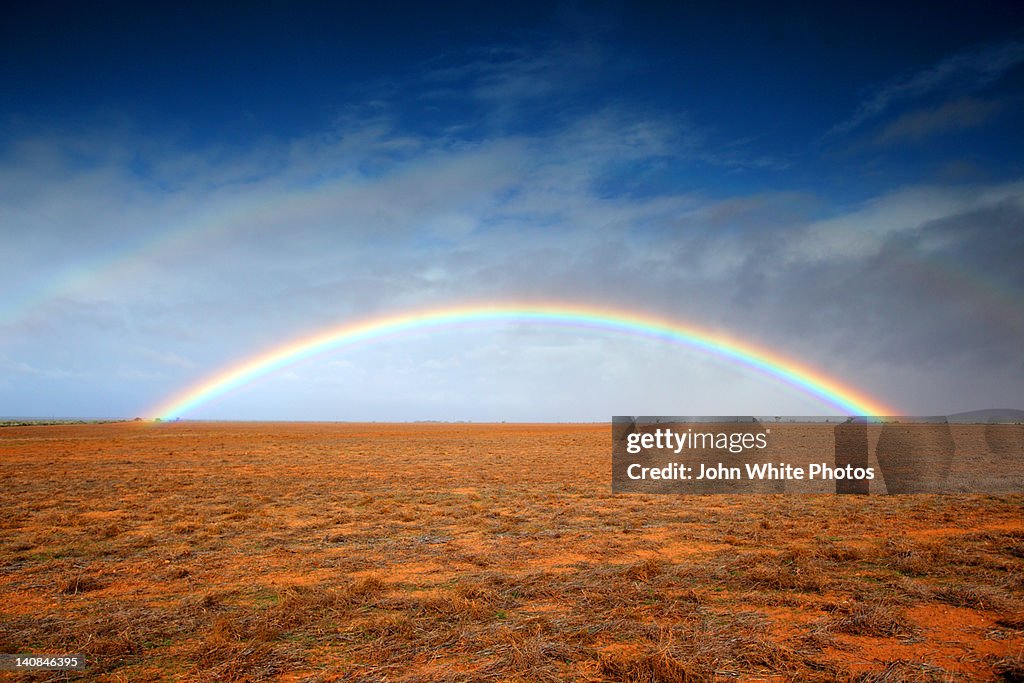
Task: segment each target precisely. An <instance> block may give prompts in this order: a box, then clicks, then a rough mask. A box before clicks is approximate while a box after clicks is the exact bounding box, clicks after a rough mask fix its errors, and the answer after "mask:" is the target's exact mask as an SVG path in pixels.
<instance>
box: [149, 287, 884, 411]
mask: <svg viewBox="0 0 1024 683" xmlns="http://www.w3.org/2000/svg"><path fill="white" fill-rule="evenodd" d="M500 323H506V324H507V323H515V324H533V325H542V326H549V327H550V326H554V327H570V328H582V329H589V330H594V331H598V332H604V333H614V334H624V335H629V336H633V337H643V338H647V339H654V340H659V341H663V342H666V343H670V344H676V345H679V346H684V347H687V348H691V349H696V350H698V351H702V352H705V353H708V354H711V355H713V356H717V357H719V358H723V359H725V360H728V361H730V362H733V363H737V364H739V365H741V366H744V367H746V368H749V369H751V370H754V371H756V372H759V373H761V374H763V375H767V376H768V377H771V378H774V379H777V380H779V381H781V382H783V383H784V384H786V385H789V386H791V387H794V388H796V389H798V390H800V391H803V392H804V393H806V394H809V395H811V396H813V397H815V398H817V399H818V400H820V401H822V402H823V403H824V404H826V405H828V406H829V407H831V408H833V409H837V410H839V411H840V412H841V413H843V414H849V415H897V414H899V411H897V410H895V409H893V408H891V407H889V406H886V405H884V404H883V403H881V402H879V401H877V400H875V399H873V398H871V397H870V396H868V395H867V394H865V393H863V392H861V391H859V390H858V389H856V388H854V387H852V386H850V385H848V384H846V383H844V382H841V381H840V380H838V379H835V378H832V377H829V376H827V375H825V374H823V373H822V372H820V371H818V370H815V369H813V368H810V367H808V366H805V365H803V364H801V363H798V362H796V361H794V360H793V359H791V358H786V357H785V356H782V355H781V354H778V353H775V352H774V351H771V350H769V349H766V348H764V347H761V346H757V345H754V344H751V343H748V342H742V341H739V340H736V339H734V338H731V337H729V336H727V335H725V334H722V333H720V332H716V331H713V330H708V329H703V328H701V327H698V326H695V325H691V324H688V323H686V324H684V323H681V322H679V321H675V320H669V319H664V318H659V317H654V316H649V315H640V314H635V313H632V312H627V311H621V310H615V309H608V308H595V307H589V306H581V305H577V304H561V303H560V304H551V303H545V304H498V305H492V304H485V305H470V306H460V307H453V308H433V309H426V310H416V311H411V312H407V313H401V314H398V315H391V316H386V317H376V318H370V319H365V320H359V321H355V322H349V323H343V324H341V325H337V326H333V327H330V328H328V329H325V330H320V331H319V332H316V333H313V334H312V335H308V336H303V337H301V338H298V339H292V340H291V341H288V342H286V343H284V344H281V345H279V346H276V347H274V348H271V349H269V350H267V351H264V352H263V353H260V354H257V355H255V356H252V357H250V358H247V359H246V360H244V361H242V362H241V363H238V364H236V365H233V366H231V367H228V368H226V369H224V370H221V371H220V372H217V373H216V374H214V375H211V376H210V377H208V378H207V379H205V380H203V381H201V382H199V383H198V384H196V385H194V386H192V387H190V388H188V389H186V390H185V391H184V392H182V393H180V394H178V395H176V396H174V397H173V398H171V399H170V400H167V401H165V402H164V403H162V404H161V405H160V406H159V407H157V408H155V409H154V410H152V411H149V412H148V413H147V414H148V415H150V416H153V417H158V418H161V419H163V420H169V419H174V418H177V417H181V416H182V415H185V414H186V413H189V412H191V411H193V410H194V409H195V408H197V407H198V406H200V405H202V404H204V403H207V402H208V401H211V400H213V399H215V398H217V397H218V396H222V395H224V394H226V393H228V392H230V391H232V390H234V389H237V388H239V387H242V386H244V385H246V384H248V383H250V382H252V381H253V380H255V379H257V378H259V377H263V376H265V375H268V374H270V373H272V372H274V371H276V370H279V369H281V368H283V367H285V366H287V365H290V364H292V363H296V362H298V361H300V360H303V359H306V358H310V357H312V356H315V355H317V354H321V353H325V352H328V351H333V350H337V349H341V348H345V347H348V346H352V345H355V344H359V343H363V342H371V341H378V340H380V339H383V338H388V337H394V336H400V335H403V334H408V333H416V332H423V331H429V330H433V329H443V328H452V327H464V326H474V327H475V326H481V325H494V324H500Z"/></svg>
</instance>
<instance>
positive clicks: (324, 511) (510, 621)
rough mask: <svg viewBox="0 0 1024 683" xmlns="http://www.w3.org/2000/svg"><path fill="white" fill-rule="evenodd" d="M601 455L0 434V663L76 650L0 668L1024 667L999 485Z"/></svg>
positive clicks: (572, 429) (946, 674)
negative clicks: (616, 476) (708, 481)
mask: <svg viewBox="0 0 1024 683" xmlns="http://www.w3.org/2000/svg"><path fill="white" fill-rule="evenodd" d="M610 451H611V429H610V427H609V426H604V425H505V424H500V425H475V424H459V425H452V424H408V425H397V424H395V425H393V424H328V423H321V424H313V423H308V424H306V423H284V424H271V423H189V422H180V423H165V424H149V423H130V422H129V423H119V424H86V425H51V426H13V427H5V428H3V429H0V481H2V488H0V505H2V507H0V512H2V514H0V651H2V652H8V653H36V654H82V655H85V656H86V658H87V659H88V660H89V667H88V669H87V670H86V671H84V672H73V673H53V672H49V673H37V674H8V675H9V676H10V677H11V678H15V679H17V680H39V681H43V680H56V681H59V680H65V679H68V680H109V681H260V680H272V681H408V682H412V681H524V682H525V681H563V680H571V681H643V682H652V683H653V682H655V681H701V680H720V681H732V680H765V681H768V680H772V681H775V680H778V681H784V680H821V681H864V682H869V681H960V680H1000V679H1003V680H1022V677H1024V655H1022V653H1024V508H1022V503H1024V498H1022V497H1021V496H1019V495H1018V496H998V497H996V496H869V497H858V496H830V495H815V496H800V495H757V496H753V495H748V496H740V495H737V496H671V495H665V496H656V495H612V494H611V492H610V490H611V486H610V472H611V453H610ZM2 675H3V674H0V676H2Z"/></svg>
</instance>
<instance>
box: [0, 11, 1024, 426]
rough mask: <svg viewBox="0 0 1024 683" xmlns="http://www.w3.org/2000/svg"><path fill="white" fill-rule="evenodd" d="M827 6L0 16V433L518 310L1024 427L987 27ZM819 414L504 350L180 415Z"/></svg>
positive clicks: (248, 389) (1014, 106) (449, 331)
mask: <svg viewBox="0 0 1024 683" xmlns="http://www.w3.org/2000/svg"><path fill="white" fill-rule="evenodd" d="M829 5H830V4H824V5H822V6H806V5H798V4H793V5H790V4H787V3H772V4H771V5H770V6H766V5H761V4H750V5H746V6H744V7H745V9H744V7H737V6H733V5H730V6H729V7H728V8H726V7H724V6H723V7H719V6H718V5H717V3H707V4H704V5H703V6H700V5H695V6H688V7H675V6H665V5H662V4H660V3H594V4H591V3H578V4H577V3H514V4H512V5H511V6H507V7H505V6H490V5H489V4H486V3H484V4H481V3H448V2H445V3H435V4H431V3H424V4H412V3H391V2H377V3H370V4H366V3H358V4H356V3H323V4H316V3H314V4H304V5H302V6H301V7H294V6H292V5H291V4H290V3H273V2H271V3H260V4H258V5H253V6H242V5H233V4H223V5H221V4H216V3H214V4H211V5H205V4H200V5H195V6H191V7H188V6H181V5H178V4H160V3H18V4H14V3H8V4H7V5H6V6H5V7H4V9H3V10H2V13H3V14H2V19H0V70H2V72H3V73H4V86H3V87H2V88H0V231H2V237H3V241H2V246H0V415H5V416H23V417H126V418H131V417H134V416H137V415H141V416H149V415H150V414H151V412H150V411H151V410H152V409H153V408H154V406H157V405H160V404H162V403H164V402H166V401H167V400H168V398H169V397H171V396H174V395H177V394H180V393H181V392H183V391H186V390H187V389H188V388H189V387H191V386H194V385H196V384H197V383H201V382H203V381H204V380H206V379H208V378H209V377H212V376H215V375H216V374H217V373H219V372H222V371H223V370H224V369H225V368H229V367H231V366H233V365H236V364H238V363H241V362H244V361H245V360H246V359H249V358H252V357H254V356H257V355H259V354H261V353H264V352H266V351H267V350H270V349H273V348H275V347H279V346H281V345H283V344H288V343H290V342H293V341H295V340H296V339H301V338H303V337H308V336H310V335H313V334H316V333H317V332H319V331H323V330H327V329H331V328H332V327H338V326H343V325H345V324H349V323H358V322H359V321H365V320H373V319H375V318H378V317H383V316H402V315H416V313H417V312H418V311H431V310H436V309H440V308H446V307H454V306H487V305H498V304H509V303H524V302H525V303H538V304H548V303H551V302H557V303H558V305H562V306H573V305H579V306H591V307H600V308H607V309H611V310H615V311H619V312H624V313H634V314H638V315H647V316H655V317H657V318H659V319H664V320H669V321H675V322H677V323H678V324H680V325H689V326H696V327H699V328H701V329H705V330H710V331H714V332H716V333H721V334H724V335H727V336H729V337H730V338H733V339H737V340H741V341H743V342H744V343H746V344H750V345H752V346H754V347H757V348H762V349H768V350H771V352H772V353H775V354H778V355H780V356H784V357H786V358H790V359H793V360H795V361H798V362H799V363H801V364H803V365H805V366H807V367H810V368H814V369H815V370H817V371H820V372H821V373H823V374H825V375H827V376H828V377H830V378H832V379H834V380H835V381H836V382H838V383H839V384H841V385H843V386H850V387H855V388H856V389H857V390H859V391H861V392H863V393H864V394H865V395H868V396H871V397H873V398H875V399H877V401H878V402H880V403H884V404H886V405H890V406H894V407H896V408H898V409H899V410H900V411H901V412H902V413H904V414H914V415H917V414H920V415H924V414H950V413H955V412H961V411H969V410H977V409H986V408H1024V400H1022V398H1024V355H1022V354H1021V348H1024V303H1022V302H1024V266H1022V264H1024V163H1022V162H1024V134H1022V133H1024V131H1022V126H1021V123H1020V122H1021V121H1024V96H1022V95H1024V25H1022V19H1021V16H1022V15H1021V10H1020V5H1019V3H1015V2H1007V3H999V2H992V3H984V4H983V5H980V6H979V5H976V4H962V3H961V4H950V5H948V6H946V5H941V4H940V5H937V6H929V7H928V9H927V11H923V10H922V9H921V7H922V6H921V5H911V4H903V3H885V4H884V5H878V6H872V5H870V4H858V5H857V6H851V7H848V8H842V9H841V8H837V7H832V6H829ZM982 7H983V10H982V9H981V8H982ZM834 412H835V410H834V408H833V407H832V406H829V405H827V404H825V403H823V402H822V401H821V400H820V399H819V398H816V397H814V396H812V395H809V394H807V393H806V392H801V391H799V390H797V389H795V388H794V387H793V386H791V385H789V384H786V383H784V382H780V381H777V380H775V379H773V378H771V377H768V376H765V375H763V374H760V373H757V372H752V371H751V370H750V369H749V368H748V367H745V366H743V365H739V364H736V363H734V362H730V361H729V360H727V359H724V358H722V357H720V356H718V355H715V354H708V353H704V352H701V351H699V350H697V349H692V348H682V347H680V346H678V345H671V344H665V343H662V342H658V341H656V340H651V339H644V338H638V337H635V336H629V335H620V334H615V333H612V332H608V331H601V330H594V329H588V328H583V327H573V326H554V327H551V326H544V325H534V324H529V323H528V322H515V321H511V322H501V323H494V324H483V325H468V326H463V325H453V326H440V327H437V328H430V329H421V330H418V331H417V330H414V331H412V332H410V333H409V334H406V335H402V336H400V337H382V338H379V339H375V340H370V341H368V342H366V343H360V344H358V345H355V346H352V347H343V348H338V349H335V350H333V351H328V352H326V353H322V354H316V355H313V356H310V357H306V358H303V359H302V360H301V361H299V362H296V363H291V364H288V365H286V366H284V367H281V368H279V369H277V370H275V371H274V372H270V373H267V374H265V375H263V376H261V377H259V378H258V379H257V380H256V381H254V382H251V383H247V384H245V385H244V386H241V387H238V388H236V389H234V390H232V391H230V392H227V393H225V394H224V395H221V396H218V397H216V398H214V399H212V400H209V401H207V402H204V403H202V404H200V405H196V406H195V407H194V409H193V410H191V411H190V412H188V413H187V414H185V415H184V416H183V417H186V418H196V419H228V418H230V419H247V420H260V419H268V420H269V419H280V420H306V419H309V420H381V421H406V420H472V421H500V420H508V421H605V420H607V419H608V418H609V417H610V416H611V415H615V414H625V415H637V414H640V415H644V414H647V415H658V414H665V415H678V414H692V415H740V414H755V415H769V414H772V415H775V414H777V415H815V414H833V413H834Z"/></svg>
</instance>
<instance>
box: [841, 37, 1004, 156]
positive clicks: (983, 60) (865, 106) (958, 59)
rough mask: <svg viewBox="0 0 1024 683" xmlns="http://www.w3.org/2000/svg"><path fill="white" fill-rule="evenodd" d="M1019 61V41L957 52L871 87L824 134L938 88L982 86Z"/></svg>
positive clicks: (958, 89)
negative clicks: (865, 96) (850, 114)
mask: <svg viewBox="0 0 1024 683" xmlns="http://www.w3.org/2000/svg"><path fill="white" fill-rule="evenodd" d="M1022 62H1024V42H1022V41H1009V42H1003V43H999V44H996V45H989V46H986V47H983V48H977V49H972V50H965V51H962V52H958V53H956V54H954V55H951V56H949V57H946V58H945V59H943V60H941V61H939V62H937V63H935V64H933V65H931V66H930V67H928V68H926V69H923V70H920V71H917V72H914V73H911V74H906V75H903V76H900V77H897V78H895V79H893V80H891V81H889V82H888V83H886V84H884V85H882V86H881V87H879V88H877V89H875V90H874V92H872V93H871V94H870V95H869V96H868V97H867V98H866V99H864V101H863V102H861V104H860V106H859V107H858V108H857V110H856V111H855V112H854V113H853V115H852V116H851V117H850V118H848V119H846V120H845V121H843V122H841V123H839V124H837V125H836V126H834V127H833V128H832V129H831V130H830V131H829V133H828V136H829V137H831V136H836V135H843V134H846V133H849V132H851V131H852V130H854V129H856V128H858V127H860V126H861V125H863V124H865V123H867V122H868V121H870V120H872V119H875V118H877V117H879V116H882V115H883V114H884V113H886V112H887V111H888V110H889V109H890V108H891V107H893V106H894V105H896V104H898V103H901V102H904V101H907V100H912V99H915V98H918V97H922V96H924V95H928V94H930V93H934V92H940V91H941V92H965V91H966V92H970V91H974V90H978V89H980V88H984V87H985V86H987V85H990V84H992V83H994V82H995V81H996V80H998V79H999V78H1000V77H1002V76H1003V74H1005V73H1006V72H1007V71H1009V70H1010V69H1012V68H1014V67H1016V66H1017V65H1018V64H1021V63H1022Z"/></svg>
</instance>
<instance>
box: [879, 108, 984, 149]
mask: <svg viewBox="0 0 1024 683" xmlns="http://www.w3.org/2000/svg"><path fill="white" fill-rule="evenodd" d="M1001 108H1002V105H1001V104H1000V103H999V102H993V101H985V100H979V99H976V98H972V97H965V98H962V99H959V100H955V101H953V102H946V103H945V104H943V105H940V106H938V107H933V108H926V109H918V110H915V111H911V112H907V113H906V114H903V115H902V116H900V117H899V118H898V119H896V120H895V121H893V122H892V123H890V124H888V125H887V126H886V127H885V128H883V129H882V131H881V132H880V133H879V134H878V135H877V136H876V137H875V144H877V145H889V144H892V143H898V142H921V141H922V140H924V139H926V138H929V137H931V136H933V135H937V134H939V133H945V132H948V131H953V130H959V129H964V128H974V127H977V126H981V125H984V124H985V123H987V122H988V121H990V120H991V119H992V117H993V116H995V115H996V113H998V112H999V110H1000V109H1001Z"/></svg>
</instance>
